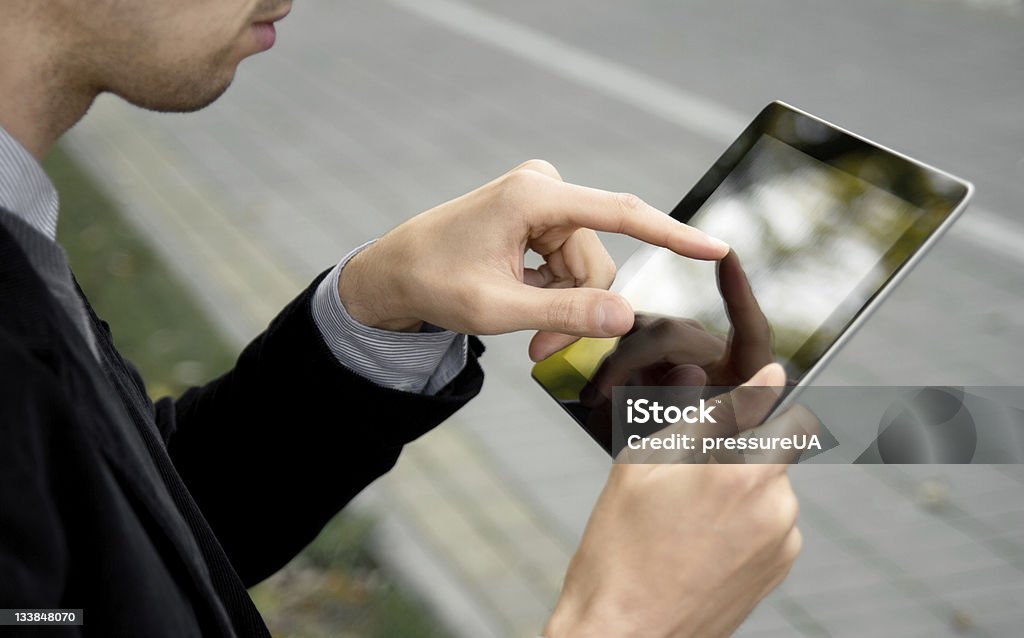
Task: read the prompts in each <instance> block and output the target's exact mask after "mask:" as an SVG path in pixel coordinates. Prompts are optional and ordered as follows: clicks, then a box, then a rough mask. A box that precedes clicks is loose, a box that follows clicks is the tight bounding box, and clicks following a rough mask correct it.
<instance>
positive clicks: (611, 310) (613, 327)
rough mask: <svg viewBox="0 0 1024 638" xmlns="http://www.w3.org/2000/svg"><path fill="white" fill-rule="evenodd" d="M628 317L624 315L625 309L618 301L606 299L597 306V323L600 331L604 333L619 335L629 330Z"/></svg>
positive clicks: (629, 319)
mask: <svg viewBox="0 0 1024 638" xmlns="http://www.w3.org/2000/svg"><path fill="white" fill-rule="evenodd" d="M630 321H631V318H630V317H627V316H626V309H625V308H623V305H622V304H621V303H619V302H618V301H615V300H612V299H606V300H605V301H602V302H601V305H599V306H598V307H597V325H599V326H600V327H601V332H603V333H604V334H606V335H609V336H614V335H621V334H623V333H625V332H626V331H627V330H629V323H630Z"/></svg>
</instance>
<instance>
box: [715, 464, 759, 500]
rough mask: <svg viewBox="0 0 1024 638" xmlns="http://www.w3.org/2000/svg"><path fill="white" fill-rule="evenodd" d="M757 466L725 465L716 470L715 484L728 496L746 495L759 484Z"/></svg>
mask: <svg viewBox="0 0 1024 638" xmlns="http://www.w3.org/2000/svg"><path fill="white" fill-rule="evenodd" d="M756 468H757V466H756V465H723V466H722V467H720V468H715V469H716V470H718V471H716V472H713V473H712V474H713V475H714V476H715V484H716V486H717V487H718V489H719V490H721V491H723V492H725V493H726V494H746V493H748V492H751V491H752V490H753V489H754V488H755V487H756V486H757V484H758V483H759V479H758V473H757V471H756Z"/></svg>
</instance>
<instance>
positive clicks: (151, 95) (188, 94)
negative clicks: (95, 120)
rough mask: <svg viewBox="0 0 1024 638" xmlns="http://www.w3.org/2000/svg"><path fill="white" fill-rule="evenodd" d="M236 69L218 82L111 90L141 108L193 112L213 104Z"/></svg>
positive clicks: (228, 83) (160, 111) (233, 76)
mask: <svg viewBox="0 0 1024 638" xmlns="http://www.w3.org/2000/svg"><path fill="white" fill-rule="evenodd" d="M234 78H235V74H234V71H232V73H231V74H230V75H228V77H227V78H226V79H225V80H224V81H223V82H220V83H218V84H213V83H204V84H202V85H199V84H185V85H183V86H182V85H178V86H176V87H167V86H165V87H161V88H160V90H157V91H139V92H132V93H122V92H119V91H114V90H111V91H109V92H110V93H114V94H115V95H117V96H118V97H120V98H122V99H124V100H125V101H127V102H129V103H130V104H133V105H135V106H137V107H139V108H143V109H146V110H148V111H155V112H158V113H192V112H193V111H198V110H200V109H204V108H206V107H207V106H209V105H211V104H213V103H214V102H216V101H217V100H218V99H220V96H222V95H224V93H225V92H226V91H227V90H228V88H229V87H230V86H231V83H232V81H234Z"/></svg>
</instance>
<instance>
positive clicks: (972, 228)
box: [388, 0, 1024, 265]
mask: <svg viewBox="0 0 1024 638" xmlns="http://www.w3.org/2000/svg"><path fill="white" fill-rule="evenodd" d="M388 2H390V3H391V4H392V5H395V6H397V7H399V8H401V9H403V10H405V11H407V12H409V13H413V14H415V15H417V16H419V17H420V18H423V19H424V20H426V21H428V22H432V23H434V24H437V25H439V26H442V27H444V28H446V29H448V30H449V31H453V32H455V33H458V34H460V35H462V36H465V37H467V38H470V39H472V40H476V41H477V42H480V43H481V44H484V45H487V46H489V47H492V48H495V49H498V50H501V51H504V52H505V53H508V54H509V55H512V56H514V57H516V58H519V59H521V60H525V61H527V62H530V63H532V64H535V65H537V66H538V67H541V68H543V69H545V70H546V71H548V72H550V73H553V74H555V75H558V76H560V77H562V78H565V79H567V80H570V81H572V82H574V83H576V84H578V85H580V86H583V87H586V88H588V89H591V90H593V91H596V92H598V93H601V94H603V95H606V96H607V97H610V98H613V99H616V100H619V101H620V102H622V103H625V104H628V105H630V106H632V107H635V108H637V109H640V110H642V111H645V112H647V113H650V114H651V115H654V116H656V117H659V118H661V119H662V120H664V121H666V122H669V123H670V124H675V125H677V126H680V127H682V128H684V129H686V130H688V131H690V132H692V133H694V134H696V135H699V136H701V137H703V138H704V139H706V140H708V141H710V142H713V143H715V144H720V145H722V146H723V148H724V147H725V146H726V145H728V144H729V143H730V142H732V140H734V139H735V138H736V136H738V135H739V134H740V132H741V131H742V130H743V129H744V128H745V127H746V125H747V124H748V123H749V122H750V120H751V119H753V114H751V115H750V116H745V115H744V114H742V113H740V112H737V111H734V110H733V109H730V108H729V107H727V106H725V105H722V104H719V103H717V102H714V101H712V100H709V99H707V98H705V97H703V96H701V95H697V94H696V93H693V92H690V91H687V90H686V89H682V88H679V87H677V86H674V85H672V84H670V83H668V82H666V81H664V80H661V79H658V78H656V77H654V76H651V75H649V74H647V73H644V72H643V71H640V70H638V69H634V68H631V67H629V66H626V65H623V64H620V63H618V62H615V61H614V60H610V59H608V58H604V57H602V56H599V55H596V54H594V53H591V52H589V51H586V50H584V49H581V48H579V47H575V46H573V45H571V44H568V43H566V42H563V41H562V40H559V39H557V38H555V37H552V36H550V35H547V34H545V33H542V32H540V31H537V30H536V29H533V28H532V27H528V26H525V25H523V24H519V23H517V22H515V21H512V20H509V19H508V18H505V17H503V16H500V15H496V14H494V13H491V12H489V11H486V10H484V9H481V8H479V7H474V6H472V5H470V4H468V3H466V2H462V1H460V0H388ZM950 232H951V234H952V235H953V236H954V237H960V238H963V239H967V240H970V241H972V242H974V243H975V244H978V245H979V246H980V247H981V248H983V249H984V250H986V251H988V252H993V253H996V254H998V255H1000V256H1002V257H1004V258H1006V259H1010V260H1012V261H1014V262H1016V263H1017V264H1019V265H1024V225H1021V224H1020V223H1019V222H1015V221H1012V220H1010V219H1008V218H1006V217H1005V216H1002V215H997V214H996V213H993V212H991V211H988V210H985V209H983V208H980V207H978V206H976V205H971V206H970V207H969V208H968V210H967V211H966V212H965V213H964V215H963V217H961V218H960V220H959V221H957V222H956V224H955V225H954V226H953V229H952V230H951V231H950Z"/></svg>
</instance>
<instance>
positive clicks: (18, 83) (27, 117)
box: [0, 22, 97, 162]
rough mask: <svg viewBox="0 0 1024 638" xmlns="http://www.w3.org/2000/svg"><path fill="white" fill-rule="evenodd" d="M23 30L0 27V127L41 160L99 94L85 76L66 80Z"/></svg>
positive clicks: (39, 44)
mask: <svg viewBox="0 0 1024 638" xmlns="http://www.w3.org/2000/svg"><path fill="white" fill-rule="evenodd" d="M23 26H24V25H18V24H17V23H14V24H12V23H11V22H8V23H7V24H6V25H3V26H0V60H2V62H0V125H2V126H3V127H4V129H6V130H7V132H8V133H10V135H11V136H12V137H14V138H15V139H16V140H18V142H20V143H21V145H22V146H24V147H25V148H26V149H28V151H29V152H30V153H32V155H33V156H34V157H35V158H36V159H37V160H39V161H40V162H41V161H42V160H43V159H44V158H45V157H46V155H47V154H48V153H49V152H50V149H51V148H52V147H53V145H54V144H55V143H56V141H57V140H58V139H59V138H60V136H62V135H63V134H64V133H65V132H67V130H68V129H70V128H71V127H72V126H74V125H75V123H76V122H78V120H80V119H81V118H82V116H83V115H85V112H86V111H88V110H89V106H90V105H91V104H92V101H93V99H95V97H96V93H97V92H96V91H95V90H93V89H90V88H89V87H88V84H87V82H84V81H83V80H84V78H70V77H67V76H68V73H67V71H66V70H62V69H59V68H58V66H57V65H56V64H55V62H54V60H55V58H56V56H55V55H53V53H52V52H47V51H45V50H43V49H42V47H43V46H45V43H44V42H42V41H41V40H44V39H43V38H36V37H35V35H37V34H33V30H31V29H25V28H20V27H23ZM62 71H63V72H62Z"/></svg>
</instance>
